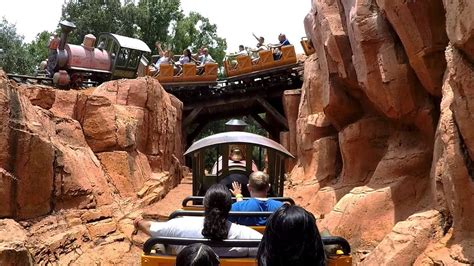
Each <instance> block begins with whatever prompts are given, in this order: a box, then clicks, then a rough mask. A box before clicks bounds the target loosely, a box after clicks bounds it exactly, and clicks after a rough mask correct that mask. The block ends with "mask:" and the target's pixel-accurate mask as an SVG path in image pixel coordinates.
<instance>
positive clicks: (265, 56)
mask: <svg viewBox="0 0 474 266" xmlns="http://www.w3.org/2000/svg"><path fill="white" fill-rule="evenodd" d="M258 56H259V60H258V65H259V66H260V67H261V68H262V69H267V68H272V67H274V66H275V61H274V60H273V53H272V51H270V50H263V51H260V52H258Z"/></svg>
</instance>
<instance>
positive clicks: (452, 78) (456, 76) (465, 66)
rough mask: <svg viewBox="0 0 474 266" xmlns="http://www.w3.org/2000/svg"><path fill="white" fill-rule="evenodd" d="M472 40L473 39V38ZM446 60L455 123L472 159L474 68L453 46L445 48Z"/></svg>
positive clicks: (473, 139)
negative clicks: (473, 87)
mask: <svg viewBox="0 0 474 266" xmlns="http://www.w3.org/2000/svg"><path fill="white" fill-rule="evenodd" d="M473 41H474V40H473ZM446 58H447V60H448V67H449V73H448V80H447V82H448V83H449V86H450V87H451V88H452V90H453V93H454V95H453V97H454V98H453V103H452V105H451V108H452V110H453V112H454V116H455V119H456V124H457V126H458V127H459V131H460V134H461V136H462V139H463V142H464V143H463V145H465V146H466V148H467V151H468V156H469V157H470V160H472V159H474V130H473V129H474V91H473V89H472V86H473V85H472V84H474V69H473V65H472V64H471V63H469V62H468V61H467V60H466V58H465V57H464V56H462V54H461V53H460V52H459V51H458V50H457V49H456V48H453V47H451V46H450V47H448V49H447V50H446Z"/></svg>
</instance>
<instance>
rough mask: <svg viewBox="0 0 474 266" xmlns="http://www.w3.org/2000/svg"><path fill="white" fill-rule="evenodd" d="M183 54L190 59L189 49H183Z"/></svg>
mask: <svg viewBox="0 0 474 266" xmlns="http://www.w3.org/2000/svg"><path fill="white" fill-rule="evenodd" d="M183 55H184V56H186V57H188V58H189V59H191V56H192V55H191V50H189V49H184V51H183Z"/></svg>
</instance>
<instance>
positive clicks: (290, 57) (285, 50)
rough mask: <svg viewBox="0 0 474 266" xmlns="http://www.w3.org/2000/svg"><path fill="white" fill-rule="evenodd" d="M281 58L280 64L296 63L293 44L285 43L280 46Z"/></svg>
mask: <svg viewBox="0 0 474 266" xmlns="http://www.w3.org/2000/svg"><path fill="white" fill-rule="evenodd" d="M280 49H281V59H280V60H279V61H280V64H283V65H286V64H294V63H296V61H297V60H296V52H295V47H294V46H293V45H285V46H282V47H281V48H280Z"/></svg>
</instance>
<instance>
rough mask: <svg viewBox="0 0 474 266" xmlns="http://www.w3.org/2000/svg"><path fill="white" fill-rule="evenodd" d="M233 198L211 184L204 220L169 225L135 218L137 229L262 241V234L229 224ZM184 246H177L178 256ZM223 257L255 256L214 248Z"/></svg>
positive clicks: (252, 252) (174, 221) (152, 233)
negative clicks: (228, 218)
mask: <svg viewBox="0 0 474 266" xmlns="http://www.w3.org/2000/svg"><path fill="white" fill-rule="evenodd" d="M231 205H232V197H231V194H230V191H229V190H228V189H227V187H226V186H224V185H220V184H214V185H212V186H211V187H210V188H209V189H208V190H207V192H206V195H205V196H204V217H190V216H185V217H179V218H175V219H171V220H169V221H166V222H152V221H145V220H143V219H136V220H135V221H134V225H135V227H136V228H137V229H139V230H141V231H143V232H145V233H146V234H148V235H150V236H152V237H153V236H164V237H185V238H207V239H212V240H223V239H261V238H262V234H260V233H259V232H257V231H255V230H253V229H251V228H249V227H246V226H243V225H238V224H233V223H231V222H229V221H227V217H228V215H229V211H230V208H231ZM183 248H184V247H183V246H177V247H175V249H176V253H179V251H181V250H182V249H183ZM214 250H215V251H216V253H217V254H218V255H219V256H221V257H247V256H252V255H255V253H256V250H255V249H249V248H215V249H214Z"/></svg>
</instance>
